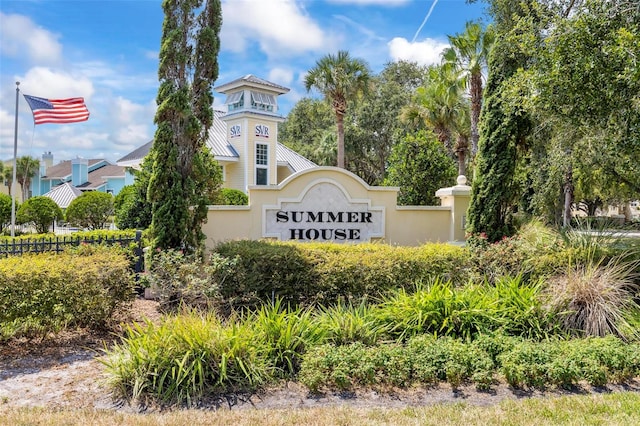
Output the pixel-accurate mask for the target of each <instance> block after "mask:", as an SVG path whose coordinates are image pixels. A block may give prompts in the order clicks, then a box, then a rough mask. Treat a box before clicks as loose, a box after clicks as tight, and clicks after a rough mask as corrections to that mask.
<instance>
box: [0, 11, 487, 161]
mask: <svg viewBox="0 0 640 426" xmlns="http://www.w3.org/2000/svg"><path fill="white" fill-rule="evenodd" d="M163 19H164V14H163V11H162V2H161V0H0V160H9V159H12V158H13V151H14V141H15V135H16V132H15V120H16V82H17V81H19V82H20V85H19V89H20V96H19V98H18V113H17V117H18V132H17V147H18V156H19V157H20V156H23V155H30V156H32V157H35V158H38V159H39V158H40V157H41V156H42V154H43V153H44V152H48V151H50V152H51V153H52V154H53V156H54V163H58V162H59V161H62V160H69V159H72V158H76V157H82V158H104V159H107V160H109V161H111V162H113V163H115V161H116V160H118V159H119V158H121V157H123V156H124V155H126V154H127V153H129V152H131V151H133V150H134V149H136V148H137V147H139V146H140V145H142V144H144V143H147V142H148V141H150V140H152V139H153V135H154V132H155V125H154V124H153V117H154V114H155V110H156V104H155V97H156V94H157V89H158V78H157V70H158V52H159V46H160V38H161V30H162V22H163ZM222 19H223V24H222V30H221V33H220V39H221V47H220V52H219V55H218V61H219V65H220V71H219V76H218V79H217V80H216V82H215V83H214V87H215V86H218V85H221V84H223V83H227V82H230V81H233V80H235V79H237V78H240V77H242V76H244V75H247V74H253V75H255V76H257V77H260V78H264V79H266V80H269V81H271V82H274V83H277V84H279V85H282V86H285V87H288V88H290V89H291V90H290V92H289V93H287V94H285V95H281V96H280V97H279V98H278V103H279V107H280V110H279V112H280V114H282V115H283V116H284V117H286V115H287V114H288V112H289V111H290V110H291V108H292V107H293V106H294V105H295V103H296V102H297V101H299V100H300V99H302V98H303V97H307V96H311V97H319V95H318V94H317V93H314V92H311V93H307V92H306V90H305V88H304V77H305V75H306V72H307V71H308V70H309V69H311V68H312V67H313V66H314V65H315V63H316V61H317V60H319V59H320V58H322V57H323V56H325V55H327V54H335V53H337V52H338V51H339V50H347V51H349V53H350V55H351V56H353V57H357V58H360V59H363V60H365V61H366V62H367V63H368V64H369V66H370V68H371V71H372V72H373V73H375V74H377V73H379V72H380V71H381V70H382V69H383V68H384V66H385V64H387V63H389V62H393V61H397V60H410V61H415V62H418V63H421V64H432V63H437V62H439V61H440V56H439V55H440V52H441V51H442V50H443V49H444V48H446V47H447V45H448V44H447V43H448V40H447V35H455V34H456V33H461V32H462V31H463V30H464V25H465V23H466V22H467V21H478V20H481V21H482V22H484V23H486V22H487V21H488V19H489V18H488V17H487V16H486V14H485V13H484V4H483V3H482V1H478V2H476V3H473V4H467V3H466V2H465V0H222ZM23 94H27V95H32V96H38V97H43V98H48V99H59V98H71V97H79V96H82V97H84V98H85V103H86V105H87V107H88V108H89V111H90V113H91V116H90V118H89V120H88V121H85V122H81V123H73V124H64V125H61V124H40V125H37V126H35V125H34V124H33V116H32V113H31V110H30V109H29V106H28V105H27V103H26V101H25V100H24V98H23V97H22V95H23ZM214 96H215V101H214V107H215V108H217V109H223V103H224V99H225V96H224V95H222V94H220V93H216V92H214Z"/></svg>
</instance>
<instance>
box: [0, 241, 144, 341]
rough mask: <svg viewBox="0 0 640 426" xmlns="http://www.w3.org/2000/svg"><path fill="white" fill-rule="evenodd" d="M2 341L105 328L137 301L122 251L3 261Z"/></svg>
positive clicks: (85, 250)
mask: <svg viewBox="0 0 640 426" xmlns="http://www.w3.org/2000/svg"><path fill="white" fill-rule="evenodd" d="M0 282H2V283H3V285H2V286H0V339H3V338H9V337H18V336H37V335H46V334H47V333H49V332H57V331H59V330H61V329H63V328H66V327H88V328H101V327H104V326H105V325H106V324H107V322H108V321H109V319H110V318H111V317H112V315H113V314H114V312H115V311H116V310H117V309H119V308H120V307H122V306H123V305H124V304H125V303H126V302H128V301H130V300H132V299H133V298H134V297H135V292H134V288H135V287H134V284H135V283H134V280H133V275H132V273H131V270H130V269H129V260H128V259H127V257H126V255H125V253H124V251H123V249H119V248H108V247H102V246H89V245H83V246H80V247H78V248H77V249H74V250H69V251H66V252H64V253H61V254H57V255H56V254H52V253H43V254H25V255H22V256H14V257H9V258H7V259H0Z"/></svg>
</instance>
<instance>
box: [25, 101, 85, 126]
mask: <svg viewBox="0 0 640 426" xmlns="http://www.w3.org/2000/svg"><path fill="white" fill-rule="evenodd" d="M24 98H25V99H26V100H27V103H28V104H29V107H31V111H32V112H33V120H34V122H35V124H46V123H53V124H66V123H78V122H81V121H86V120H88V119H89V110H88V109H87V106H86V105H85V103H84V98H69V99H45V98H38V97H36V96H29V95H24Z"/></svg>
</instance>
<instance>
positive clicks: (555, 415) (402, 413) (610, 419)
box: [0, 392, 640, 426]
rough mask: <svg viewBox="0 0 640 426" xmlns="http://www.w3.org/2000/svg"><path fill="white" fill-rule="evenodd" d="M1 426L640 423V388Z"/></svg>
mask: <svg viewBox="0 0 640 426" xmlns="http://www.w3.org/2000/svg"><path fill="white" fill-rule="evenodd" d="M0 424H2V425H51V424H55V425H105V426H106V425H115V424H117V425H159V424H161V425H255V426H272V425H273V426H276V425H278V426H280V425H394V426H403V425H464V426H470V425H483V426H484V425H497V424H500V425H536V426H540V425H557V424H561V425H638V424H640V393H638V392H621V393H613V394H597V395H581V396H563V397H553V398H532V399H523V400H508V401H503V402H501V403H499V404H496V405H491V406H485V407H480V406H470V405H466V404H463V403H462V404H451V405H434V406H429V407H420V408H415V407H407V408H404V409H384V408H367V409H364V408H352V407H349V406H348V405H344V406H339V407H330V408H312V409H288V410H257V409H256V410H254V409H241V410H233V411H229V410H221V411H218V412H213V411H198V410H178V411H171V412H165V413H147V414H131V413H122V412H112V411H93V410H82V411H71V410H54V409H36V408H19V409H18V408H8V407H2V406H1V405H0Z"/></svg>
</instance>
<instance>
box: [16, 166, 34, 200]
mask: <svg viewBox="0 0 640 426" xmlns="http://www.w3.org/2000/svg"><path fill="white" fill-rule="evenodd" d="M39 168H40V162H39V161H38V160H37V159H35V158H33V157H29V156H24V157H20V158H18V161H17V163H16V180H17V181H18V183H19V184H20V189H21V190H22V201H26V200H27V198H28V195H29V187H30V186H31V178H32V177H34V176H35V175H36V174H37V173H38V169H39Z"/></svg>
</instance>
